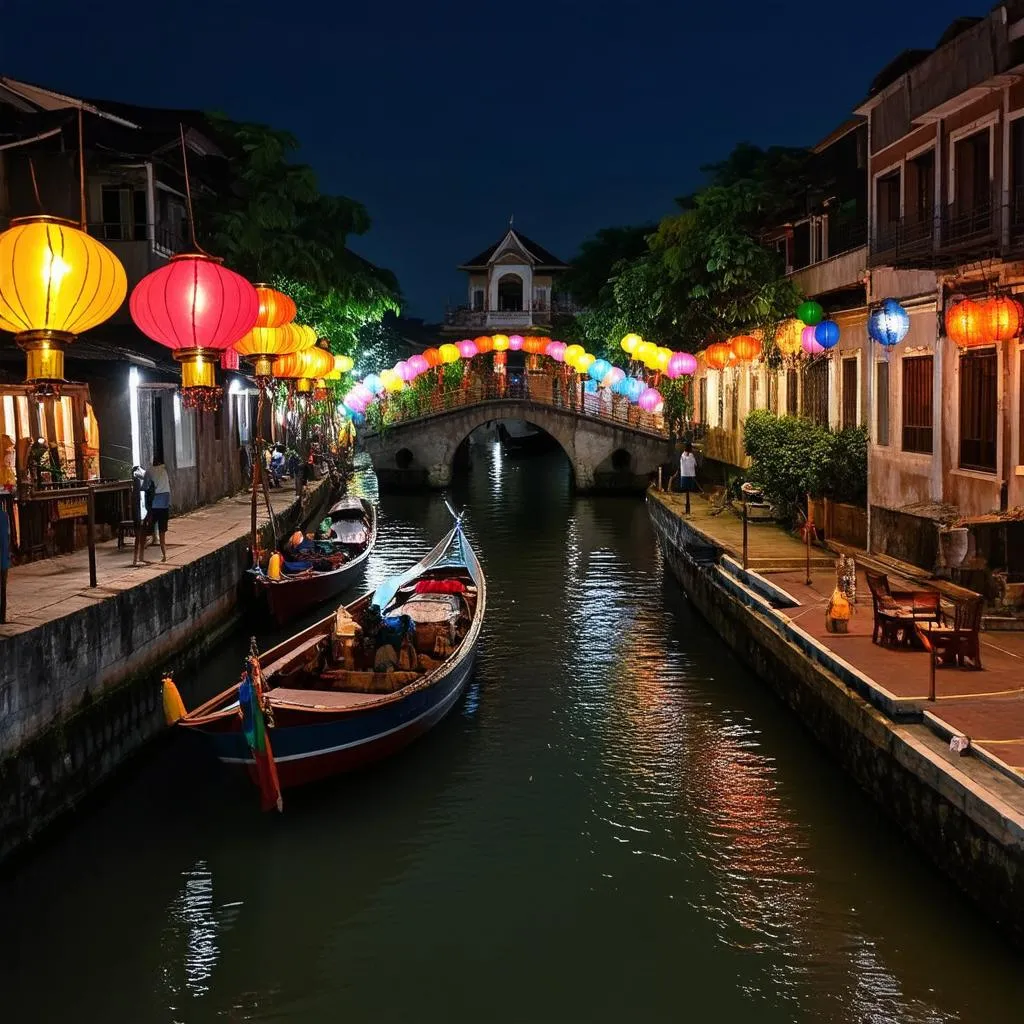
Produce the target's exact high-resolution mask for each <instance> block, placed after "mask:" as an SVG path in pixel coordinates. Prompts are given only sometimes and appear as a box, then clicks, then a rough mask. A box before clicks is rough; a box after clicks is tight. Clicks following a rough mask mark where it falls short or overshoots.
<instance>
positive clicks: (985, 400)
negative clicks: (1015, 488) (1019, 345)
mask: <svg viewBox="0 0 1024 1024" xmlns="http://www.w3.org/2000/svg"><path fill="white" fill-rule="evenodd" d="M997 369H998V357H997V355H996V350H995V349H994V348H987V349H981V350H980V351H969V352H962V353H961V354H960V466H961V468H963V469H978V470H981V471H982V472H985V473H994V472H995V471H996V419H997V417H998V412H999V410H998V401H997V398H996V372H997Z"/></svg>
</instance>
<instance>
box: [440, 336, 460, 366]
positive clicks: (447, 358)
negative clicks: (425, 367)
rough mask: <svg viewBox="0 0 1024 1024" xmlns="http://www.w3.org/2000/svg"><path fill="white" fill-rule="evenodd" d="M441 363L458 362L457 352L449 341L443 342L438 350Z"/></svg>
mask: <svg viewBox="0 0 1024 1024" xmlns="http://www.w3.org/2000/svg"><path fill="white" fill-rule="evenodd" d="M438 352H440V354H441V362H443V363H457V362H458V361H459V350H458V349H457V348H456V347H455V346H454V345H453V344H452V343H451V342H450V341H449V342H445V344H443V345H442V346H441V347H440V348H439V349H438Z"/></svg>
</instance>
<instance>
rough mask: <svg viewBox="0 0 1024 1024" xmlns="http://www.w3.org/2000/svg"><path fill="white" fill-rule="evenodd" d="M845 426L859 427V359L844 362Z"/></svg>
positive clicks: (854, 358)
mask: <svg viewBox="0 0 1024 1024" xmlns="http://www.w3.org/2000/svg"><path fill="white" fill-rule="evenodd" d="M843 426H844V427H855V426H857V357H856V356H854V357H853V358H852V359H844V360H843Z"/></svg>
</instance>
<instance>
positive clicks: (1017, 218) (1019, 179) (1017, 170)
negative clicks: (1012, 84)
mask: <svg viewBox="0 0 1024 1024" xmlns="http://www.w3.org/2000/svg"><path fill="white" fill-rule="evenodd" d="M1010 187H1011V188H1012V189H1013V192H1012V193H1011V203H1010V210H1011V216H1012V220H1013V225H1014V227H1015V228H1020V227H1022V226H1024V117H1018V118H1017V119H1016V120H1015V121H1011V122H1010ZM1021 457H1022V458H1024V454H1022V456H1021Z"/></svg>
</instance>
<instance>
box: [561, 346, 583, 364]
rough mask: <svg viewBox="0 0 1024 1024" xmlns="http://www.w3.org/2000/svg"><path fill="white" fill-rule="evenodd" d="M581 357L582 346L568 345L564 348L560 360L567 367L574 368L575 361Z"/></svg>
mask: <svg viewBox="0 0 1024 1024" xmlns="http://www.w3.org/2000/svg"><path fill="white" fill-rule="evenodd" d="M581 355H583V346H582V345H569V346H567V347H566V350H565V354H564V355H563V357H562V359H563V361H564V362H566V363H567V364H568V365H569V366H575V365H576V360H577V359H579V357H580V356H581Z"/></svg>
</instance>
